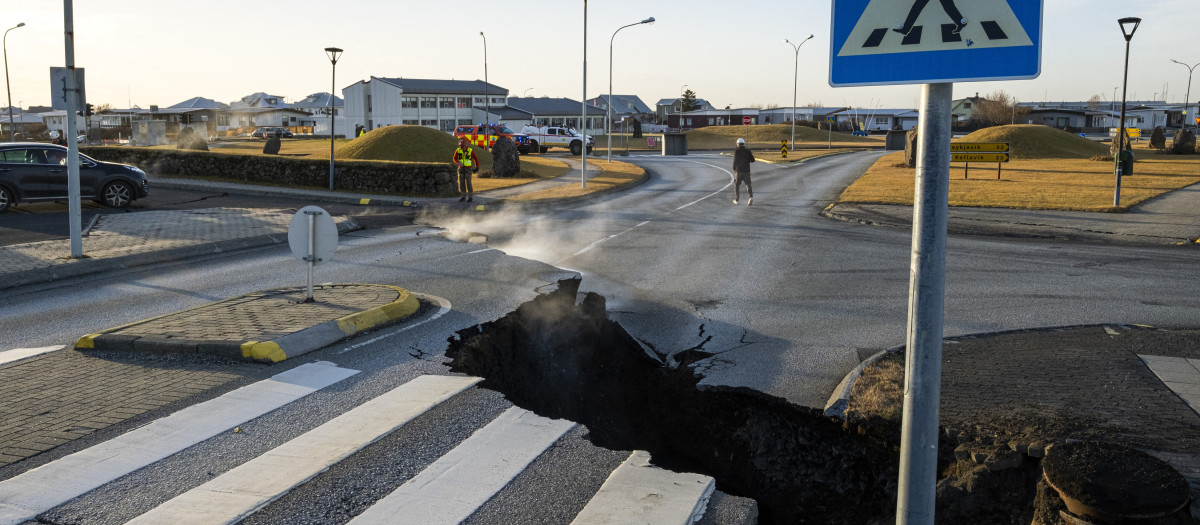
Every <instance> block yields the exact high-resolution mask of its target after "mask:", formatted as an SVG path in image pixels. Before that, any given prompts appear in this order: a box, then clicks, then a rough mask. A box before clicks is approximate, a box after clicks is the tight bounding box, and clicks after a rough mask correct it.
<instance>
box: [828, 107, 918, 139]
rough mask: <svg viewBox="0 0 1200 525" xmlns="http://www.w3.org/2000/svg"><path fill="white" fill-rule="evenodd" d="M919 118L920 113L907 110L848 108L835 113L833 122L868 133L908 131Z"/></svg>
mask: <svg viewBox="0 0 1200 525" xmlns="http://www.w3.org/2000/svg"><path fill="white" fill-rule="evenodd" d="M919 117H920V113H918V112H917V111H916V110H913V109H907V108H906V109H883V108H870V109H867V108H849V109H846V110H844V111H841V112H839V113H837V114H836V116H835V120H836V121H837V122H838V123H839V124H844V127H849V128H850V129H852V130H859V131H866V132H868V133H869V132H872V131H875V132H883V131H890V130H893V129H902V130H909V129H912V128H913V127H915V126H916V125H917V120H919ZM906 126H907V127H906Z"/></svg>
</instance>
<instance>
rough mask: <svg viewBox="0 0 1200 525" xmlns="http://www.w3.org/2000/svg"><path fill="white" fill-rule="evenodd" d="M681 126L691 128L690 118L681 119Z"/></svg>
mask: <svg viewBox="0 0 1200 525" xmlns="http://www.w3.org/2000/svg"><path fill="white" fill-rule="evenodd" d="M683 125H684V126H691V125H692V118H691V117H688V118H685V119H683Z"/></svg>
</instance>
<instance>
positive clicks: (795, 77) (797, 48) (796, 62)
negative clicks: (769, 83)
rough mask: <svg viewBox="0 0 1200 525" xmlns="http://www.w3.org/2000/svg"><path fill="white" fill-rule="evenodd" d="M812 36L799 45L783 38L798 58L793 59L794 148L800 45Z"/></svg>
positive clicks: (793, 144)
mask: <svg viewBox="0 0 1200 525" xmlns="http://www.w3.org/2000/svg"><path fill="white" fill-rule="evenodd" d="M812 37H813V36H812V35H808V38H805V39H804V40H801V41H800V44H799V45H797V44H793V43H792V41H791V40H788V39H786V38H785V39H783V41H784V42H785V43H787V44H788V45H790V46H792V48H793V49H794V50H795V53H796V59H795V60H794V61H793V62H794V66H795V68H794V70H793V71H794V72H793V73H792V146H791V148H792V149H796V88H797V86H798V84H799V82H800V80H799V79H800V46H803V45H804V43H805V42H808V40H809V38H812Z"/></svg>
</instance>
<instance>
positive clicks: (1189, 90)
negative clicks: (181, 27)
mask: <svg viewBox="0 0 1200 525" xmlns="http://www.w3.org/2000/svg"><path fill="white" fill-rule="evenodd" d="M1171 62H1174V63H1176V64H1179V65H1181V66H1183V67H1186V68H1188V87H1187V93H1185V94H1184V95H1183V129H1187V127H1188V118H1187V108H1188V98H1189V97H1190V96H1191V94H1192V70H1193V69H1196V66H1200V62H1197V63H1195V64H1193V65H1190V66H1189V65H1187V64H1184V63H1183V62H1180V61H1178V60H1175V59H1174V58H1172V59H1171ZM8 105H9V107H12V101H9V104H8ZM1192 116H1193V117H1194V116H1195V115H1192Z"/></svg>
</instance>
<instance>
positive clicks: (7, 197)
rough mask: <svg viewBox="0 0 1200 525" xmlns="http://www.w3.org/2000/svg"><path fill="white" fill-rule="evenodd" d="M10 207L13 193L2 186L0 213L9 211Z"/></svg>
mask: <svg viewBox="0 0 1200 525" xmlns="http://www.w3.org/2000/svg"><path fill="white" fill-rule="evenodd" d="M10 205H12V193H9V191H8V188H5V187H4V186H0V213H4V212H6V211H8V207H9V206H10Z"/></svg>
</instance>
